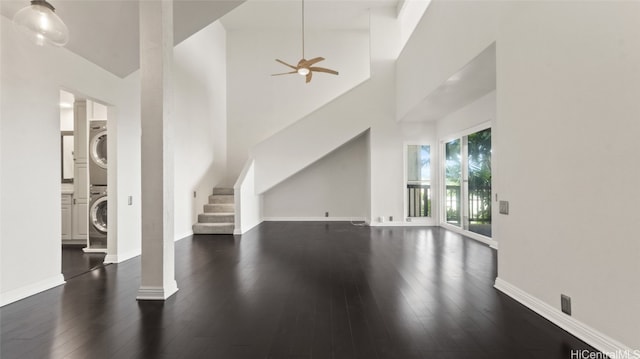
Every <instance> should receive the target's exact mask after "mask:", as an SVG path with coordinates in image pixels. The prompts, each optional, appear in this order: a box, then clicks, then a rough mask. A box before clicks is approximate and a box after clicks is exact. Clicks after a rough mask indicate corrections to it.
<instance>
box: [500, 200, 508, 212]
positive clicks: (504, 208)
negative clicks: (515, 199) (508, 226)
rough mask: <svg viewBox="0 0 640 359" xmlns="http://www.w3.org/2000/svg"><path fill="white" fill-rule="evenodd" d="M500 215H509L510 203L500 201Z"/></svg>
mask: <svg viewBox="0 0 640 359" xmlns="http://www.w3.org/2000/svg"><path fill="white" fill-rule="evenodd" d="M498 203H499V204H500V210H499V212H500V214H509V201H500V202H498Z"/></svg>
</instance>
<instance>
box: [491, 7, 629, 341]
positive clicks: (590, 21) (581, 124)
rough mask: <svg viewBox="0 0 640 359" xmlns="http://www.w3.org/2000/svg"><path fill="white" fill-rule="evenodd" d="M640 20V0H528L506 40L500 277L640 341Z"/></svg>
mask: <svg viewBox="0 0 640 359" xmlns="http://www.w3.org/2000/svg"><path fill="white" fill-rule="evenodd" d="M638 23H640V3H638V2H612V3H609V2H593V3H592V2H581V3H578V4H575V3H573V2H570V3H560V2H558V3H556V2H551V3H540V4H535V6H534V5H533V4H531V5H527V4H522V5H520V6H518V7H515V8H513V9H510V11H509V12H508V13H507V14H505V20H504V25H503V26H504V29H502V31H501V32H500V38H499V40H498V43H497V49H498V58H497V60H498V66H499V68H498V83H497V88H498V110H497V111H498V112H497V121H498V130H499V133H498V136H499V137H498V140H499V141H500V142H499V148H500V149H501V152H500V168H499V173H498V175H499V177H498V186H499V190H498V192H499V193H500V197H501V198H502V199H506V200H509V201H510V212H511V213H510V215H509V216H500V217H499V222H498V234H499V236H500V238H502V239H503V240H501V242H500V251H499V257H498V259H499V266H500V267H499V277H500V278H501V279H503V280H505V281H507V282H509V283H511V284H513V285H515V286H517V287H519V288H521V289H523V290H524V291H526V292H528V293H530V294H532V295H533V296H535V297H536V298H538V299H540V300H542V301H544V302H545V303H548V304H550V305H552V306H554V307H556V308H557V307H559V305H560V293H565V294H568V295H569V296H571V298H572V304H573V308H572V309H573V317H574V318H576V319H578V320H580V321H582V322H584V323H585V324H587V325H589V326H591V327H593V328H595V329H597V330H598V331H600V332H602V333H604V334H606V335H608V336H610V337H612V338H613V339H616V340H618V341H620V342H622V343H623V344H626V345H628V346H629V347H630V348H634V349H637V348H640V304H639V303H640V286H638V278H640V260H639V259H640V241H638V240H637V225H638V223H640V215H639V212H638V210H637V204H638V203H639V202H640V187H638V181H637V179H638V178H639V177H640V166H638V165H637V162H636V161H635V160H633V158H635V155H634V154H635V153H636V151H637V149H636V145H635V144H636V143H637V138H638V134H640V121H638V114H640V104H639V102H638V98H640V43H639V42H638V41H637V40H638V27H637V25H638ZM532 224H533V225H535V230H523V229H529V228H531V225H532Z"/></svg>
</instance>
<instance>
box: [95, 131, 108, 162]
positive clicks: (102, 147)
mask: <svg viewBox="0 0 640 359" xmlns="http://www.w3.org/2000/svg"><path fill="white" fill-rule="evenodd" d="M95 159H96V162H98V163H101V164H103V165H104V166H106V165H107V135H106V134H105V135H102V136H100V137H99V138H98V140H97V142H96V153H95Z"/></svg>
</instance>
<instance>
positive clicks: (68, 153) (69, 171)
mask: <svg viewBox="0 0 640 359" xmlns="http://www.w3.org/2000/svg"><path fill="white" fill-rule="evenodd" d="M62 182H73V135H63V136H62Z"/></svg>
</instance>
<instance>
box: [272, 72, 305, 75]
mask: <svg viewBox="0 0 640 359" xmlns="http://www.w3.org/2000/svg"><path fill="white" fill-rule="evenodd" d="M295 73H298V71H291V72H283V73H281V74H271V76H280V75H290V74H295Z"/></svg>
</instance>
